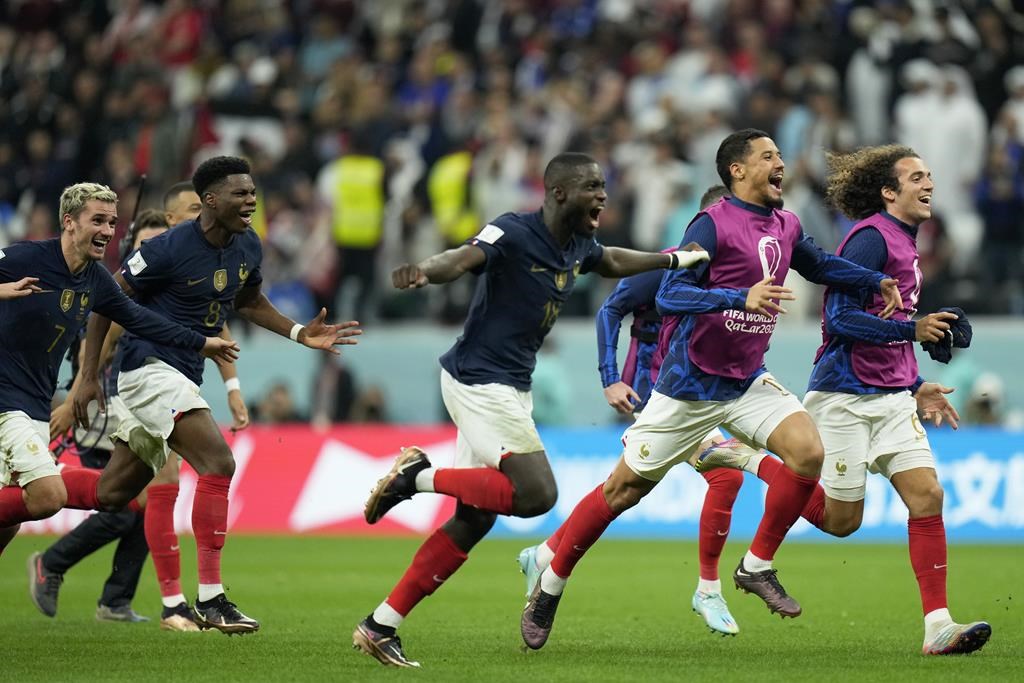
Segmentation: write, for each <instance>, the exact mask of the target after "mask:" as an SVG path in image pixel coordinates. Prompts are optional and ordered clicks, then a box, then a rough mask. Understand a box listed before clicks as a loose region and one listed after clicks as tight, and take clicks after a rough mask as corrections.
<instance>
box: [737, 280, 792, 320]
mask: <svg viewBox="0 0 1024 683" xmlns="http://www.w3.org/2000/svg"><path fill="white" fill-rule="evenodd" d="M777 300H785V301H795V300H796V296H795V295H794V294H793V290H792V289H790V288H789V287H782V286H780V285H773V284H772V278H771V277H770V276H769V277H766V278H765V279H763V280H761V281H760V282H758V283H757V284H756V285H754V286H753V287H751V288H750V291H748V292H747V303H746V309H747V310H748V311H749V312H751V313H760V314H761V315H767V316H771V315H772V314H774V313H785V312H786V309H785V308H783V307H782V306H780V305H778V304H777V303H775V302H776V301H777Z"/></svg>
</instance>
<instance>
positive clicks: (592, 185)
mask: <svg viewBox="0 0 1024 683" xmlns="http://www.w3.org/2000/svg"><path fill="white" fill-rule="evenodd" d="M544 190H545V196H544V206H543V207H542V208H541V209H540V210H539V211H537V212H535V213H524V214H518V213H507V214H503V215H501V216H499V217H498V218H496V219H495V220H494V222H493V223H490V224H488V225H486V226H484V228H483V229H482V230H481V231H480V232H479V233H478V234H477V235H476V236H475V237H472V238H470V239H468V240H467V241H466V243H465V244H463V245H462V246H460V247H457V248H455V249H449V250H448V251H445V252H443V253H441V254H437V255H435V256H432V257H430V258H428V259H426V260H425V261H423V262H422V263H420V264H418V265H411V264H405V265H402V266H399V267H398V268H396V269H395V270H394V271H393V272H392V282H393V283H394V285H395V287H397V288H399V289H405V288H408V287H423V286H426V285H427V284H430V283H434V284H440V283H445V282H451V281H452V280H455V279H457V278H459V277H461V276H462V275H464V274H465V273H467V272H474V273H478V274H480V280H479V281H478V282H477V287H476V292H475V295H474V298H473V303H472V305H471V307H470V311H469V315H468V318H467V319H466V324H465V329H464V331H463V335H462V336H461V337H460V338H459V339H458V341H456V342H455V345H454V346H453V347H452V348H451V349H450V350H449V351H448V352H447V353H446V354H445V355H444V356H442V357H441V367H442V370H441V392H442V397H443V399H444V403H445V407H446V408H447V409H448V413H449V414H450V415H451V417H452V420H454V422H455V424H456V426H458V429H459V431H458V437H457V441H456V463H455V467H454V468H434V467H432V466H431V464H430V460H429V459H428V458H427V456H426V454H425V453H423V452H422V451H421V450H419V449H418V448H406V449H403V451H402V454H401V455H400V456H399V457H398V459H397V460H396V462H395V465H394V467H393V468H392V469H391V471H390V472H389V473H388V474H387V475H386V476H385V477H384V478H383V479H381V480H380V482H378V484H377V487H376V488H375V489H374V491H373V492H372V493H371V495H370V498H369V500H368V501H367V504H366V510H365V514H366V520H367V521H368V522H369V523H371V524H373V523H375V522H377V521H378V520H379V519H380V518H381V517H383V516H384V514H386V513H387V511H388V510H390V509H391V508H392V507H394V506H395V505H397V504H398V503H400V502H401V501H403V500H406V499H408V498H410V497H411V496H413V495H414V494H416V493H417V492H420V491H434V492H437V493H443V494H445V495H449V496H453V497H455V498H457V499H458V505H457V507H456V511H455V515H454V516H453V517H452V518H451V519H449V520H448V521H447V522H445V524H444V525H443V526H442V527H441V528H440V529H438V530H436V531H435V532H434V533H433V534H432V535H431V536H430V537H429V538H428V539H427V540H426V542H425V543H424V544H423V545H422V546H421V547H420V549H419V551H417V553H416V556H415V557H414V558H413V561H412V565H411V566H410V567H409V568H408V570H406V572H405V575H404V576H403V577H402V578H401V580H400V581H399V582H398V585H397V586H395V588H394V589H393V590H392V591H391V594H390V595H389V596H388V598H387V599H386V600H385V601H384V602H382V603H381V604H380V605H379V606H378V607H377V608H376V609H375V610H374V611H373V613H372V614H370V615H369V616H367V617H366V618H365V619H364V620H363V621H362V622H360V623H359V625H358V626H357V627H356V630H355V632H354V633H353V634H352V639H353V646H354V647H356V648H359V649H361V650H362V651H363V652H365V653H367V654H369V655H371V656H373V657H375V658H376V659H378V660H379V661H380V662H381V663H382V664H385V665H393V666H418V663H417V662H414V661H411V660H409V659H408V658H407V657H406V655H405V653H404V651H403V649H402V644H401V641H400V640H399V638H398V636H397V635H396V633H395V630H396V629H397V627H398V626H399V625H400V624H401V623H402V620H403V619H405V617H406V616H408V614H409V613H410V612H411V611H412V609H413V608H414V607H415V606H416V605H417V604H418V603H419V602H420V601H421V600H422V599H423V598H425V597H426V596H428V595H431V594H432V593H433V592H434V591H435V590H437V588H438V587H439V586H440V585H441V584H443V583H444V582H445V581H446V580H447V579H448V577H450V576H451V575H452V574H454V573H455V571H456V570H457V569H458V568H459V567H460V566H462V563H463V562H465V561H466V558H467V553H468V552H469V551H470V549H471V548H472V547H473V546H474V545H476V543H477V542H478V541H479V540H480V539H482V538H483V537H484V535H486V533H487V532H488V531H489V530H490V528H491V526H492V525H493V524H494V520H495V518H496V516H497V515H498V514H503V515H513V516H517V517H533V516H535V515H540V514H543V513H545V512H547V511H548V510H549V509H551V507H552V506H553V505H554V503H555V498H556V496H557V492H556V488H555V480H554V477H553V476H552V474H551V467H550V465H549V464H548V461H547V457H546V456H545V454H544V446H543V445H542V444H541V441H540V437H539V436H538V434H537V428H536V426H535V425H534V423H533V419H532V418H531V417H530V411H531V408H532V399H531V396H530V378H531V375H532V373H533V368H534V365H535V363H536V356H537V350H538V349H539V348H540V345H541V343H542V342H543V340H544V337H545V336H546V335H547V333H548V332H549V331H550V330H551V327H552V326H553V325H554V324H555V321H556V320H557V319H558V314H559V311H561V308H562V305H563V304H564V303H565V301H566V299H567V298H568V297H569V294H570V293H571V292H572V289H573V287H574V286H575V283H576V278H577V277H578V276H579V275H580V274H581V273H587V272H590V271H594V272H597V273H598V274H600V275H602V276H605V277H622V276H626V275H632V274H635V273H639V272H644V271H647V270H655V269H662V268H681V267H689V266H692V265H693V264H694V263H698V262H700V261H701V260H703V259H705V258H707V254H705V253H703V252H700V251H676V252H671V253H666V254H649V253H644V252H637V251H631V250H627V249H619V248H613V247H608V248H605V247H602V246H601V245H600V244H598V242H597V241H596V240H595V239H594V233H595V231H596V230H597V228H598V222H599V218H600V214H601V212H602V211H603V210H604V207H605V202H606V201H607V199H608V196H607V194H606V193H605V179H604V173H603V172H602V170H601V167H600V166H599V165H598V164H597V162H596V161H595V160H594V159H593V158H591V157H590V156H587V155H585V154H578V153H572V152H569V153H564V154H559V155H558V156H556V157H555V158H554V159H552V160H551V162H550V163H549V164H548V166H547V168H546V169H545V171H544Z"/></svg>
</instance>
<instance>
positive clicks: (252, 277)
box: [243, 233, 263, 287]
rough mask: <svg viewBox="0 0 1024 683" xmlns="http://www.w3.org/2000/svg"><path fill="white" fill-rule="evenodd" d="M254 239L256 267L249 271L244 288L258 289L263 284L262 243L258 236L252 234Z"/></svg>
mask: <svg viewBox="0 0 1024 683" xmlns="http://www.w3.org/2000/svg"><path fill="white" fill-rule="evenodd" d="M253 237H254V238H255V247H254V252H255V254H256V265H255V266H254V267H253V268H251V269H250V270H249V276H248V277H247V278H246V279H245V284H244V285H243V286H244V287H259V286H260V285H262V284H263V242H261V241H260V238H259V236H258V235H256V234H255V233H253Z"/></svg>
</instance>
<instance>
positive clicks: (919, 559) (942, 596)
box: [907, 515, 947, 614]
mask: <svg viewBox="0 0 1024 683" xmlns="http://www.w3.org/2000/svg"><path fill="white" fill-rule="evenodd" d="M907 531H908V532H909V534H910V566H911V567H913V568H914V576H916V577H917V587H918V588H919V589H920V591H921V606H922V607H923V608H924V613H925V614H928V613H929V612H932V611H934V610H937V609H943V608H945V607H946V606H947V603H946V564H947V562H946V526H945V524H943V522H942V515H932V516H931V517H918V518H917V519H911V520H908V521H907Z"/></svg>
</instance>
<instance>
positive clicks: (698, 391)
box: [654, 199, 881, 401]
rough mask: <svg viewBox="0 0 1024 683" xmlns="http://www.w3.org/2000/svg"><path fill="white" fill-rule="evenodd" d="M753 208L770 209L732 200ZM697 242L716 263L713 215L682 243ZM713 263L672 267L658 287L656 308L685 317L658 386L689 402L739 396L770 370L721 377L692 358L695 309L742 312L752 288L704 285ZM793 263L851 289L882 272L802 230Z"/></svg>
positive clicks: (872, 284) (808, 275)
mask: <svg viewBox="0 0 1024 683" xmlns="http://www.w3.org/2000/svg"><path fill="white" fill-rule="evenodd" d="M726 201H732V202H734V203H736V204H737V205H740V206H742V207H743V208H746V209H747V210H750V211H768V209H764V208H762V207H757V206H754V205H752V204H747V203H745V202H740V201H739V200H735V199H729V200H726ZM690 242H696V243H697V244H699V245H700V246H701V248H702V249H705V250H706V251H707V252H708V255H709V256H710V257H711V262H714V259H715V254H716V252H717V249H718V238H717V232H716V229H715V223H714V221H713V220H712V218H711V217H710V216H708V215H706V214H702V215H701V216H700V217H699V218H697V219H696V220H695V221H694V222H693V223H691V224H690V226H689V227H688V228H687V229H686V234H685V235H684V236H683V240H682V242H681V243H680V246H682V245H685V244H688V243H690ZM711 262H705V263H702V264H700V265H699V266H697V267H696V268H692V269H684V270H675V271H668V272H666V273H665V274H664V276H663V277H662V281H661V289H660V290H659V291H658V298H657V304H658V312H659V313H661V314H662V315H666V316H667V315H679V316H687V317H686V318H684V319H683V320H682V322H680V324H679V327H678V328H677V329H676V331H675V333H674V334H673V336H672V342H671V345H670V347H669V348H670V350H669V354H668V355H667V357H666V358H665V362H664V364H663V365H662V367H661V373H660V375H659V376H658V381H657V384H656V385H655V387H654V388H655V390H656V391H658V392H659V393H662V394H666V395H668V396H671V397H672V398H676V399H680V400H685V401H728V400H732V399H736V398H739V397H740V396H742V395H743V393H744V392H746V390H747V389H748V388H749V387H750V385H751V384H752V383H753V382H754V380H755V379H756V378H757V377H758V376H760V375H761V374H763V373H764V372H766V370H765V368H764V366H761V367H760V368H758V369H757V370H755V371H754V372H753V373H751V374H750V376H748V377H745V378H742V379H734V378H731V377H723V376H720V375H714V374H710V373H707V372H704V371H703V370H701V369H700V368H698V367H697V366H696V365H695V364H694V363H693V361H692V360H691V359H690V357H689V342H690V335H691V334H692V332H693V328H694V323H695V322H696V318H697V316H696V315H694V314H700V313H711V312H715V311H725V310H729V309H734V310H739V311H742V310H744V309H745V306H746V299H747V293H748V292H749V291H750V290H749V288H739V289H729V288H713V289H706V288H705V287H706V283H707V281H708V277H709V274H708V271H709V268H710V263H711ZM790 267H791V268H792V269H793V270H795V271H797V272H798V273H800V275H802V276H803V277H804V278H805V279H807V280H810V281H811V282H816V283H821V284H825V283H829V284H836V285H840V286H845V287H847V288H856V289H859V288H867V289H870V288H874V289H875V290H877V286H876V285H877V282H878V280H879V279H880V277H881V275H880V273H877V272H874V271H869V270H867V269H865V268H862V267H860V266H858V265H856V264H853V263H850V262H849V261H846V260H844V259H841V258H838V257H836V256H833V255H832V254H828V253H826V252H824V251H822V249H821V248H820V247H818V246H817V245H816V244H815V243H814V240H813V239H812V238H811V237H810V236H808V235H807V234H801V236H800V239H799V240H798V241H797V242H796V244H795V246H794V247H793V252H792V259H791V261H790Z"/></svg>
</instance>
